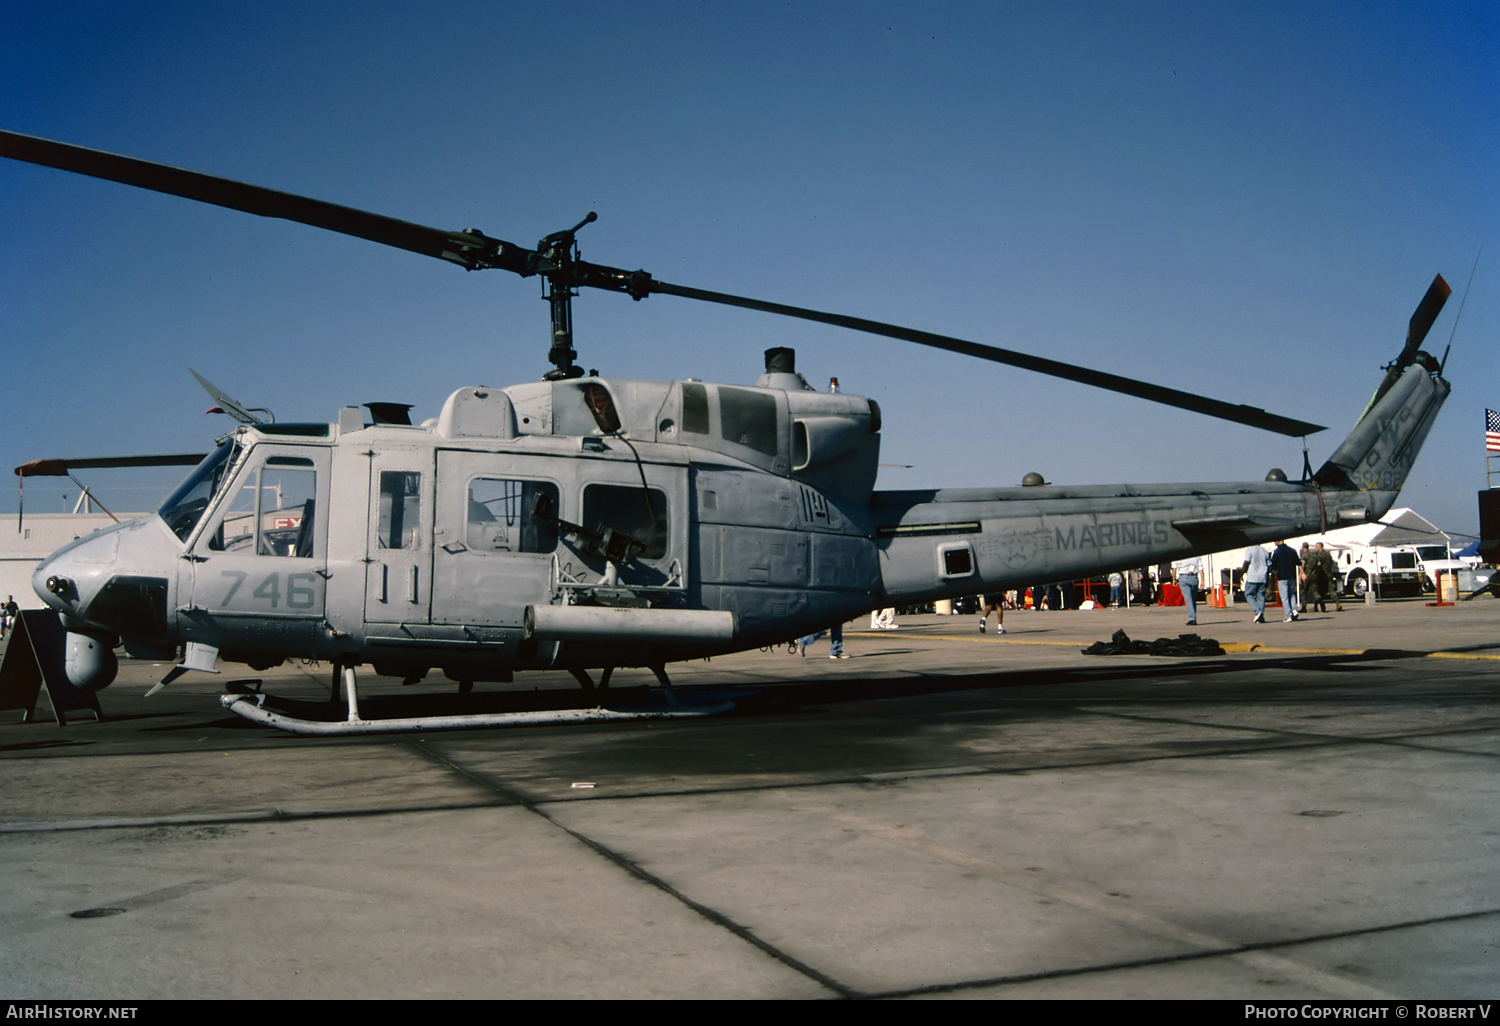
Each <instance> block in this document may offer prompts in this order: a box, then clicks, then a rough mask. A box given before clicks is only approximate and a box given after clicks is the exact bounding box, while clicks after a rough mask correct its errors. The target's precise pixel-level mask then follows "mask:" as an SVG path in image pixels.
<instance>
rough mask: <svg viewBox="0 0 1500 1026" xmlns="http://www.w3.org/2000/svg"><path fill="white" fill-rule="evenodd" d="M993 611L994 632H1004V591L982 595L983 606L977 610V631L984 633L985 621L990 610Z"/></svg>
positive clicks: (988, 616)
mask: <svg viewBox="0 0 1500 1026" xmlns="http://www.w3.org/2000/svg"><path fill="white" fill-rule="evenodd" d="M991 610H993V611H994V613H995V633H996V634H1004V633H1005V592H1003V591H1000V592H995V593H994V594H992V595H986V596H985V597H984V608H983V609H982V610H980V611H979V633H980V634H983V633H984V624H985V621H986V620H988V619H989V618H990V611H991Z"/></svg>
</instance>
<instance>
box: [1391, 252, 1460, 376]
mask: <svg viewBox="0 0 1500 1026" xmlns="http://www.w3.org/2000/svg"><path fill="white" fill-rule="evenodd" d="M1451 295H1453V289H1452V288H1451V287H1449V285H1448V283H1447V282H1446V281H1444V280H1443V276H1442V275H1441V274H1439V275H1437V276H1436V277H1434V278H1433V279H1432V284H1431V285H1430V286H1428V288H1427V295H1425V296H1423V297H1422V301H1421V302H1420V303H1418V304H1417V309H1416V312H1415V313H1413V314H1412V315H1411V323H1410V324H1408V325H1407V326H1406V348H1405V349H1403V350H1402V351H1401V362H1402V363H1403V364H1405V363H1409V362H1410V361H1411V358H1412V357H1413V356H1415V355H1416V352H1417V349H1418V348H1419V347H1420V346H1421V345H1422V340H1423V339H1425V338H1426V337H1427V333H1428V332H1429V331H1431V330H1432V322H1433V321H1435V320H1437V319H1438V314H1440V313H1442V312H1443V304H1444V303H1446V302H1448V297H1449V296H1451Z"/></svg>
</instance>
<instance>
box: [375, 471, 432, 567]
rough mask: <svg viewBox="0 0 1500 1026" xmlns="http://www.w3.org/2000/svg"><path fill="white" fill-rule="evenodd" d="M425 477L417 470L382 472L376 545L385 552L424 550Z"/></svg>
mask: <svg viewBox="0 0 1500 1026" xmlns="http://www.w3.org/2000/svg"><path fill="white" fill-rule="evenodd" d="M421 527H422V475H421V473H420V472H418V471H415V470H382V471H381V472H380V522H379V525H378V528H377V530H376V543H377V545H378V546H379V547H380V548H382V549H407V550H414V549H419V548H421V547H422V545H421V538H420V536H419V534H418V532H419V531H420V530H421Z"/></svg>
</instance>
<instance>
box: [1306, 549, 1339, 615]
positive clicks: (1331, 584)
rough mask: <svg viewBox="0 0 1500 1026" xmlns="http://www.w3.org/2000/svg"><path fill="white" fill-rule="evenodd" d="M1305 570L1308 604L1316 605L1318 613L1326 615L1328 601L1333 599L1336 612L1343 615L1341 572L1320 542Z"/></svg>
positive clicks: (1308, 560)
mask: <svg viewBox="0 0 1500 1026" xmlns="http://www.w3.org/2000/svg"><path fill="white" fill-rule="evenodd" d="M1303 569H1304V572H1305V576H1306V581H1307V594H1306V596H1304V600H1305V601H1306V602H1307V604H1308V605H1313V604H1314V603H1316V605H1317V607H1318V612H1320V613H1326V612H1328V600H1329V599H1330V598H1332V599H1333V610H1334V612H1336V613H1342V612H1343V611H1344V604H1343V602H1341V601H1340V597H1339V594H1338V574H1339V570H1338V567H1337V566H1336V565H1335V564H1334V562H1333V555H1332V554H1331V553H1329V552H1327V551H1325V550H1324V548H1323V543H1322V542H1318V544H1317V545H1316V546H1315V547H1314V548H1313V551H1312V554H1311V555H1310V556H1308V558H1307V564H1306V566H1305V567H1304V568H1303Z"/></svg>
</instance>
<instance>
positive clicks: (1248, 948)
mask: <svg viewBox="0 0 1500 1026" xmlns="http://www.w3.org/2000/svg"><path fill="white" fill-rule="evenodd" d="M1496 915H1500V909H1482V910H1480V911H1478V912H1459V913H1456V914H1454V915H1447V916H1429V917H1428V918H1425V919H1410V920H1406V921H1404V922H1400V923H1385V924H1382V925H1380V926H1371V927H1365V928H1363V929H1356V930H1338V931H1335V932H1333V933H1320V934H1312V935H1310V936H1307V937H1292V938H1289V939H1287V940H1279V941H1261V942H1258V943H1254V944H1240V945H1236V946H1235V947H1233V948H1227V949H1225V950H1223V951H1194V952H1190V953H1188V954H1183V955H1162V956H1160V957H1157V958H1136V959H1128V960H1126V961H1121V962H1105V963H1100V964H1096V965H1085V966H1074V967H1071V968H1067V969H1048V970H1044V971H1042V972H1035V973H1018V974H1016V975H1014V976H993V977H990V978H988V979H976V980H963V981H961V982H958V983H935V984H930V985H928V986H925V987H911V988H908V989H906V990H892V991H881V992H878V993H874V994H870V995H868V996H869V997H871V998H902V997H920V996H922V995H925V994H944V993H951V992H953V991H958V990H974V989H976V988H979V987H1003V986H1007V985H1012V984H1018V983H1032V982H1035V981H1037V980H1056V979H1065V978H1067V977H1070V976H1089V975H1092V974H1094V973H1108V972H1118V971H1120V970H1125V969H1143V968H1146V967H1148V966H1154V965H1172V964H1175V963H1178V962H1193V961H1201V960H1203V959H1209V958H1223V957H1225V956H1229V955H1238V954H1251V953H1258V952H1267V951H1274V950H1276V949H1278V948H1289V947H1296V946H1298V945H1301V944H1318V943H1323V942H1326V941H1336V940H1347V939H1349V938H1351V937H1372V936H1375V935H1377V934H1382V933H1395V932H1397V931H1400V930H1414V929H1418V928H1420V927H1423V926H1438V925H1441V924H1444V923H1460V922H1464V921H1466V920H1470V919H1484V918H1486V917H1489V916H1496Z"/></svg>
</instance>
